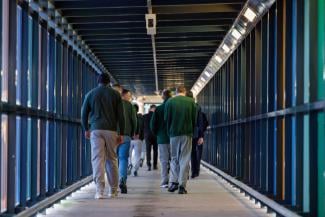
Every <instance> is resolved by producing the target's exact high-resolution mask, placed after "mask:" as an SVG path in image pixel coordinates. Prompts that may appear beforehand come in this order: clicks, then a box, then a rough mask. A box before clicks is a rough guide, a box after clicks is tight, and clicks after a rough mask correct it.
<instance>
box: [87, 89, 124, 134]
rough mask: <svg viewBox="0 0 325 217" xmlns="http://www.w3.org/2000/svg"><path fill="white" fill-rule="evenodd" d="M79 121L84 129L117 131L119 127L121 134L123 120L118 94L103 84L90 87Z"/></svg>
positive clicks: (121, 104) (121, 105) (122, 131)
mask: <svg viewBox="0 0 325 217" xmlns="http://www.w3.org/2000/svg"><path fill="white" fill-rule="evenodd" d="M81 121H82V126H83V128H84V129H85V130H89V129H90V130H111V131H117V129H118V128H121V129H123V130H119V134H121V135H123V134H124V125H125V120H124V113H123V103H122V99H121V96H120V94H119V93H118V92H117V91H115V90H113V89H112V88H110V87H107V86H103V85H100V86H98V87H96V88H94V89H92V90H91V91H90V92H88V93H87V95H86V97H85V100H84V102H83V105H82V109H81ZM88 121H89V122H88ZM89 123H90V126H89Z"/></svg>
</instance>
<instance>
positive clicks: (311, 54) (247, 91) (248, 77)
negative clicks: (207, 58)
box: [197, 0, 325, 216]
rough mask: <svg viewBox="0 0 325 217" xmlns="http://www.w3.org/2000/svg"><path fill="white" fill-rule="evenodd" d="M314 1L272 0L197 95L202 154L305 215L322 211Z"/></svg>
mask: <svg viewBox="0 0 325 217" xmlns="http://www.w3.org/2000/svg"><path fill="white" fill-rule="evenodd" d="M321 1H322V0H321ZM321 1H319V2H318V1H315V2H313V3H312V4H311V3H310V2H308V1H297V2H292V1H277V2H276V3H274V4H273V6H272V7H271V8H270V10H269V11H268V12H267V13H266V14H265V15H264V16H263V17H262V18H261V20H260V21H259V22H258V23H257V24H256V25H255V28H254V29H252V31H251V32H250V33H249V34H248V36H247V37H246V38H245V39H244V40H243V41H242V43H241V44H240V45H239V46H238V48H237V49H236V50H235V51H234V53H233V54H232V55H231V56H230V57H229V58H228V60H227V61H226V62H224V64H223V66H222V67H221V68H220V70H218V71H217V72H216V74H215V76H214V77H213V78H211V80H210V82H209V83H207V85H206V86H205V87H204V88H203V89H202V91H201V92H200V94H199V95H198V96H197V100H198V103H199V104H200V105H201V107H202V110H203V111H204V112H206V113H207V114H208V116H209V119H210V122H211V127H210V129H209V130H208V132H207V135H206V139H205V140H206V145H205V147H206V149H205V150H204V159H205V161H206V162H208V163H209V164H211V165H213V166H216V167H217V168H218V169H220V170H222V171H224V172H225V173H227V174H229V175H230V176H233V177H235V178H236V179H237V180H238V181H242V182H243V183H245V184H247V185H249V186H250V187H252V188H253V189H255V190H257V191H259V192H261V193H262V194H265V195H266V196H268V197H269V198H271V199H273V200H275V201H276V202H277V203H279V204H281V205H283V206H286V207H287V208H289V209H291V210H293V211H296V212H297V213H298V214H302V215H308V216H309V215H310V216H322V215H323V213H324V212H325V209H324V206H323V205H322V204H323V203H324V189H325V186H324V183H325V182H324V176H323V174H324V166H323V165H324V164H323V157H321V156H320V154H319V153H324V135H325V134H324V132H325V131H324V126H325V125H324V122H325V118H324V117H325V115H324V114H325V98H324V87H325V83H324V77H322V76H324V73H323V72H324V69H323V67H324V58H323V56H324V49H322V48H324V42H323V40H320V36H322V35H323V34H324V27H323V26H322V25H323V19H322V17H323V14H322V13H318V12H315V11H318V10H319V6H323V4H322V3H320V2H321ZM320 19H321V21H320ZM320 57H321V58H320ZM322 70H323V71H322ZM316 168H317V169H316Z"/></svg>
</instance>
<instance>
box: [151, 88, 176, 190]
mask: <svg viewBox="0 0 325 217" xmlns="http://www.w3.org/2000/svg"><path fill="white" fill-rule="evenodd" d="M171 96H172V94H171V91H170V90H164V91H163V93H162V98H163V100H164V102H163V104H161V105H160V106H158V107H157V108H156V110H155V112H154V113H153V115H152V118H151V122H150V128H151V131H152V132H153V133H154V134H155V135H156V136H157V142H158V149H159V160H160V167H161V171H160V176H161V183H160V187H161V188H168V180H169V178H168V167H169V159H170V143H169V137H168V135H167V127H166V124H165V121H164V111H165V105H166V102H167V100H168V99H169V98H171Z"/></svg>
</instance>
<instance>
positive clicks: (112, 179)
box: [90, 130, 118, 193]
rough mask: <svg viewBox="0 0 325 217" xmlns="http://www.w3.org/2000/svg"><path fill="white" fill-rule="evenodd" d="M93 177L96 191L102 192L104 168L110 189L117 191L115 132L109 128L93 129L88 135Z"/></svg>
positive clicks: (103, 187) (103, 188)
mask: <svg viewBox="0 0 325 217" xmlns="http://www.w3.org/2000/svg"><path fill="white" fill-rule="evenodd" d="M90 143H91V159H92V161H91V162H92V168H93V178H94V181H95V184H96V191H97V192H98V193H104V190H105V169H106V174H107V179H108V183H109V185H110V187H111V191H112V192H115V191H117V185H118V167H117V154H116V149H117V146H118V144H117V133H116V132H114V131H109V130H93V131H91V135H90Z"/></svg>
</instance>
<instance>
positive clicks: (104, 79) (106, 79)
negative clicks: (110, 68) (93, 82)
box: [97, 73, 111, 84]
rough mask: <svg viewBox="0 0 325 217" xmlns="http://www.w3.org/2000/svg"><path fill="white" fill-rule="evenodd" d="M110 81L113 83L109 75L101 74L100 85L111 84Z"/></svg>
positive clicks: (98, 78)
mask: <svg viewBox="0 0 325 217" xmlns="http://www.w3.org/2000/svg"><path fill="white" fill-rule="evenodd" d="M110 81H111V78H110V77H109V75H108V74H107V73H101V74H99V75H98V77H97V82H98V84H109V82H110Z"/></svg>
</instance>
